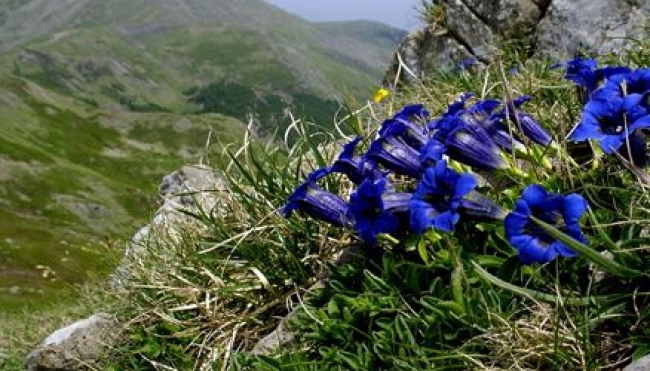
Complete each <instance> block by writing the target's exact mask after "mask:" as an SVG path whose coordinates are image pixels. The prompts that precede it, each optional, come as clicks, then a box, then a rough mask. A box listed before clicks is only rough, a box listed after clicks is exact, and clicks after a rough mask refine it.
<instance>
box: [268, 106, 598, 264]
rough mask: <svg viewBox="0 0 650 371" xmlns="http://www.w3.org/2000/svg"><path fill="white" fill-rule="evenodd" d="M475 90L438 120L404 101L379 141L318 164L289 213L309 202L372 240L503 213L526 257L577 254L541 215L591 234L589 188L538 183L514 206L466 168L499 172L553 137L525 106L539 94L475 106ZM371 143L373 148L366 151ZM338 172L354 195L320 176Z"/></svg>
mask: <svg viewBox="0 0 650 371" xmlns="http://www.w3.org/2000/svg"><path fill="white" fill-rule="evenodd" d="M471 97H472V94H469V93H467V94H464V95H462V96H461V97H460V98H459V99H458V100H457V101H456V102H454V103H452V104H451V105H449V107H448V108H447V110H446V111H445V112H443V113H442V114H441V115H440V116H439V117H436V118H434V119H430V118H429V112H428V111H427V110H426V109H425V108H424V106H423V105H421V104H418V105H410V106H406V107H404V108H403V109H402V110H401V111H399V112H398V113H397V114H396V115H394V116H393V117H392V118H390V119H388V120H386V121H384V122H383V124H382V125H381V128H380V130H379V133H378V137H377V138H376V139H374V140H372V141H370V143H366V141H364V139H363V138H361V137H358V138H356V139H354V140H352V141H351V142H350V143H348V144H346V145H344V146H343V150H342V152H341V154H340V155H339V156H338V158H337V159H336V161H334V163H333V164H331V165H330V166H328V167H325V168H321V169H318V170H316V171H314V172H312V173H311V174H310V175H309V176H308V177H307V179H306V181H305V182H304V183H303V184H301V185H300V186H298V187H297V188H296V190H295V191H294V193H293V194H292V195H291V196H290V197H289V199H288V203H287V205H286V206H284V208H282V210H281V214H282V215H284V216H285V217H289V216H290V215H291V214H292V212H293V211H295V210H301V211H302V212H304V213H305V214H307V215H310V216H312V217H314V218H317V219H320V220H323V221H326V222H328V223H331V224H333V225H336V226H344V227H348V228H351V229H354V230H355V231H356V233H357V235H358V236H359V237H360V238H361V239H362V240H363V241H364V242H365V243H367V244H369V245H374V244H376V243H377V240H378V237H379V236H381V235H384V234H390V235H392V236H394V237H398V238H402V237H405V236H407V235H412V234H415V235H422V234H424V233H426V232H427V231H428V230H430V229H435V230H437V231H442V232H452V231H453V230H454V228H455V225H456V224H457V223H458V222H459V221H460V220H461V219H463V220H483V221H486V220H492V221H501V222H504V223H505V231H506V236H507V237H508V239H509V241H510V242H511V244H512V245H513V246H514V247H515V248H517V250H518V251H519V255H520V257H521V260H522V262H524V263H527V264H529V263H534V262H539V263H546V262H549V261H550V260H552V259H554V258H555V257H557V256H567V257H570V256H574V255H575V253H574V252H573V251H571V250H570V249H569V248H568V247H567V246H565V245H564V244H563V243H562V242H560V241H557V240H555V239H554V238H552V237H551V236H550V235H548V234H547V233H546V232H545V231H544V230H542V229H541V228H539V227H538V226H537V225H536V224H535V222H534V218H538V219H539V220H542V221H544V222H546V223H549V224H552V225H554V226H556V227H557V228H559V229H560V230H561V231H563V232H565V233H566V234H568V235H569V236H571V237H573V238H574V239H576V240H578V241H580V242H586V240H585V238H584V236H583V235H582V232H581V231H580V226H579V224H578V221H579V219H580V217H581V216H582V214H584V212H585V211H586V209H587V206H586V205H587V204H586V202H585V201H584V199H583V198H582V197H581V196H579V195H575V194H574V195H569V196H561V195H557V194H552V193H548V192H547V191H546V190H544V189H543V188H542V187H541V186H540V185H531V186H529V187H528V188H526V190H525V191H524V192H523V194H522V197H521V199H520V200H519V201H517V203H516V208H515V210H514V211H512V212H510V213H507V212H506V211H504V210H503V209H502V208H501V207H499V206H498V205H496V204H495V203H494V202H493V201H491V200H490V199H488V198H487V197H486V196H484V195H483V194H482V193H480V190H479V187H478V180H477V178H476V176H475V175H474V174H472V173H471V172H460V171H457V170H458V169H462V168H464V166H465V167H470V168H472V169H475V170H483V171H491V172H502V171H508V170H512V167H513V166H512V165H511V163H512V161H510V160H509V156H508V155H509V153H512V152H513V151H514V152H518V151H521V152H525V151H526V146H525V145H524V143H528V142H532V143H533V144H531V145H540V146H549V145H551V144H552V138H551V136H550V135H549V133H548V132H547V131H546V130H544V128H543V127H542V126H541V125H540V124H539V123H538V122H537V120H535V119H534V118H533V116H531V115H530V114H528V113H526V112H525V111H524V110H523V109H522V106H523V105H524V104H525V103H526V102H527V101H528V100H529V99H530V97H527V96H523V97H519V98H517V99H515V100H513V101H511V102H505V103H503V102H501V101H499V100H492V99H485V100H478V101H476V102H474V103H473V104H469V100H470V98H471ZM362 144H365V147H367V150H366V151H365V152H363V151H361V150H360V147H361V146H362ZM362 152H363V153H362ZM333 173H340V174H344V175H345V176H347V178H348V179H349V180H350V181H351V182H352V183H353V184H354V185H355V189H354V191H353V192H352V193H351V195H350V197H349V199H348V200H347V201H346V200H345V199H343V198H342V197H340V196H339V195H335V194H333V193H330V192H328V191H326V190H324V189H323V188H321V187H320V186H319V185H318V184H317V183H318V180H319V179H321V178H323V177H325V176H328V175H330V174H333ZM404 177H407V178H404ZM409 179H410V180H409Z"/></svg>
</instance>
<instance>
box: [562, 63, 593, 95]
mask: <svg viewBox="0 0 650 371" xmlns="http://www.w3.org/2000/svg"><path fill="white" fill-rule="evenodd" d="M560 66H564V67H565V68H566V71H565V75H564V78H565V79H567V80H569V81H573V82H574V83H575V84H576V85H578V86H580V87H582V88H585V89H586V90H587V92H588V93H591V92H592V91H594V90H596V87H597V86H598V82H599V81H598V80H599V78H598V76H597V73H596V70H597V69H598V61H596V60H595V59H592V58H575V59H572V60H570V61H567V62H566V63H565V64H558V65H555V66H553V67H560Z"/></svg>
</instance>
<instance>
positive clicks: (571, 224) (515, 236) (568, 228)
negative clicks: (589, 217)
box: [504, 184, 587, 264]
mask: <svg viewBox="0 0 650 371" xmlns="http://www.w3.org/2000/svg"><path fill="white" fill-rule="evenodd" d="M586 211H587V202H586V201H585V199H584V198H582V196H580V195H578V194H570V195H568V196H562V195H558V194H553V193H548V192H547V191H546V190H545V189H544V188H543V187H542V186H540V185H537V184H532V185H530V186H528V187H526V189H525V190H524V191H523V193H522V196H521V198H520V199H519V200H517V202H516V206H515V210H514V211H512V212H510V213H509V214H508V215H507V216H506V218H505V221H504V224H505V232H506V237H507V238H508V241H509V242H510V243H511V244H512V245H513V246H514V247H515V248H516V249H517V250H518V251H519V257H520V259H521V261H522V262H523V263H524V264H532V263H548V262H550V261H551V260H553V259H555V258H556V257H557V256H564V257H574V256H576V255H577V253H575V252H574V251H572V250H571V249H569V248H568V247H567V246H566V245H565V244H564V243H562V242H560V241H558V240H556V239H555V238H553V237H552V236H551V235H549V234H548V233H546V232H545V231H544V230H543V229H542V228H541V227H539V226H538V225H537V224H536V223H535V221H533V220H532V217H535V218H537V219H539V220H541V221H543V222H545V223H548V224H550V225H553V226H555V227H557V228H559V230H561V231H562V232H564V233H566V234H567V235H569V236H570V237H572V238H573V239H575V240H577V241H579V242H581V243H587V239H586V238H585V236H584V235H583V234H582V230H581V229H580V224H579V221H580V218H581V217H582V215H583V214H584V213H585V212H586Z"/></svg>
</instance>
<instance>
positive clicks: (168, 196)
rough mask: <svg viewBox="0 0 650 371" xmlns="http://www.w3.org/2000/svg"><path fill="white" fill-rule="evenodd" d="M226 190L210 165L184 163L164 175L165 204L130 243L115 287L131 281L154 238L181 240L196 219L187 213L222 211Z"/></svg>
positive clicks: (223, 182)
mask: <svg viewBox="0 0 650 371" xmlns="http://www.w3.org/2000/svg"><path fill="white" fill-rule="evenodd" d="M227 190H228V187H227V185H226V182H225V181H224V180H223V179H222V178H221V176H219V175H218V174H217V173H215V171H214V169H212V168H210V167H208V166H184V167H183V168H181V169H180V170H177V171H175V172H173V173H171V174H169V175H167V176H165V177H164V178H163V179H162V181H161V183H160V187H159V191H160V196H161V198H162V200H163V204H162V206H161V207H160V208H159V209H158V211H157V212H156V214H155V215H154V217H153V219H152V220H151V222H150V223H149V224H148V225H146V226H144V227H142V228H141V229H140V230H139V231H138V232H137V233H136V234H135V235H134V236H133V238H132V239H131V241H130V242H129V244H128V245H127V248H126V252H125V254H124V258H123V259H122V262H121V264H120V265H119V266H118V268H117V269H116V270H115V272H114V273H113V276H112V278H111V284H112V286H113V287H114V288H120V287H123V286H124V285H125V284H126V283H127V282H128V279H129V277H130V275H131V269H132V268H133V266H134V265H138V264H140V263H141V262H142V261H143V260H146V259H147V245H148V244H149V243H151V239H155V238H163V237H164V238H166V239H171V240H174V239H180V238H181V236H179V233H180V231H181V229H182V227H183V226H184V225H186V224H187V223H188V222H190V221H192V220H193V219H192V217H190V216H188V215H187V212H194V213H196V212H205V213H208V214H212V215H214V214H215V213H218V212H220V211H219V210H220V207H219V205H220V200H223V199H224V197H226V196H225V195H226V194H227V193H228V192H227Z"/></svg>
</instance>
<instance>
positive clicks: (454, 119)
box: [428, 94, 507, 170]
mask: <svg viewBox="0 0 650 371" xmlns="http://www.w3.org/2000/svg"><path fill="white" fill-rule="evenodd" d="M470 96H471V94H464V95H463V96H462V97H461V98H460V99H459V100H458V101H456V102H455V103H453V104H452V105H450V106H449V108H448V109H447V111H446V112H445V113H443V114H442V116H441V117H440V118H438V119H436V120H433V121H431V122H430V123H429V124H428V128H429V130H431V131H432V132H433V138H434V139H436V140H437V141H439V142H440V143H442V144H444V146H445V148H446V152H445V153H446V154H447V155H448V156H449V157H450V158H451V159H453V160H456V161H458V162H461V163H464V164H466V165H469V166H472V167H475V168H478V169H483V170H495V169H503V168H505V167H506V166H507V163H506V162H505V160H504V159H503V157H501V150H500V149H499V146H498V145H497V144H496V143H495V142H494V140H493V137H492V136H491V135H490V133H488V131H487V128H486V126H485V125H484V123H482V122H479V121H478V120H484V119H485V117H482V118H479V116H481V115H480V113H479V109H478V108H477V109H473V110H468V109H466V108H465V102H466V100H467V99H468V98H469V97H470ZM483 104H484V106H479V107H481V109H488V107H492V106H493V105H494V101H486V102H484V103H483ZM489 109H493V108H489ZM483 116H485V115H483Z"/></svg>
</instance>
